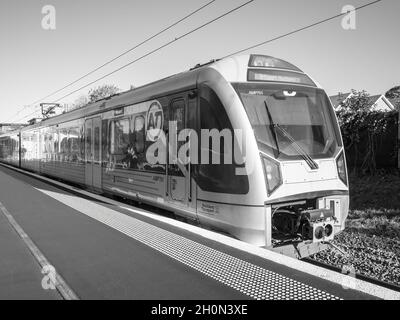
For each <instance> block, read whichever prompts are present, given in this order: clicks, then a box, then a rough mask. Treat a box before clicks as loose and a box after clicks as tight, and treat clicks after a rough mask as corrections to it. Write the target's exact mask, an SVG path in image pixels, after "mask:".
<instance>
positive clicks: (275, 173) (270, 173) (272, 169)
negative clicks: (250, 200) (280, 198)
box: [262, 157, 282, 196]
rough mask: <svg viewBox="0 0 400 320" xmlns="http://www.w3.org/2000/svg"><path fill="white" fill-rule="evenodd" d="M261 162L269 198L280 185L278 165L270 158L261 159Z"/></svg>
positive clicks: (280, 178) (280, 177)
mask: <svg viewBox="0 0 400 320" xmlns="http://www.w3.org/2000/svg"><path fill="white" fill-rule="evenodd" d="M262 160H263V165H264V172H265V180H266V186H267V191H268V196H270V195H271V194H272V193H273V192H274V191H275V190H276V189H277V188H278V187H279V186H280V185H281V184H282V175H281V169H280V166H279V163H278V162H276V161H273V160H272V159H270V158H265V157H262Z"/></svg>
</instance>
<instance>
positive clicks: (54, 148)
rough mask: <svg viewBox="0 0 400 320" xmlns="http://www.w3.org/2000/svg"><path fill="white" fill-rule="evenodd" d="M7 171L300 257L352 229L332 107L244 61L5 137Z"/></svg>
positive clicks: (312, 88)
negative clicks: (134, 204)
mask: <svg viewBox="0 0 400 320" xmlns="http://www.w3.org/2000/svg"><path fill="white" fill-rule="evenodd" d="M0 160H1V161H2V162H4V163H8V164H11V165H14V166H17V167H20V168H22V169H26V170H30V171H34V172H36V173H39V174H41V175H46V176H50V177H53V178H56V179H62V180H65V181H67V182H71V183H74V184H79V185H81V186H83V187H85V188H88V189H90V190H92V191H93V192H98V193H104V194H108V195H110V194H111V195H118V196H121V197H123V198H126V199H131V200H136V201H138V202H143V203H147V204H150V205H152V206H155V207H159V208H162V209H165V210H168V211H171V212H173V213H174V214H175V215H177V216H180V217H183V218H185V219H186V220H188V221H189V222H195V223H198V224H200V225H201V226H204V227H207V228H211V229H213V230H217V231H220V232H223V233H225V234H229V235H230V236H232V237H234V238H237V239H239V240H242V241H245V242H249V243H252V244H254V245H257V246H261V247H265V248H268V249H271V250H275V251H278V252H280V253H283V254H286V255H290V256H295V257H298V258H303V257H306V256H308V255H310V254H314V253H316V252H318V251H320V250H322V249H324V248H325V247H326V245H327V244H328V243H329V242H330V241H331V240H333V238H334V236H335V235H336V234H338V233H339V232H341V231H342V230H343V229H344V227H345V220H346V218H347V214H348V208H349V189H348V179H347V169H346V161H345V153H344V147H343V142H342V137H341V133H340V130H339V126H338V121H337V118H336V115H335V112H334V110H333V107H332V105H331V103H330V100H329V99H328V97H327V95H326V93H325V92H324V90H323V89H322V88H321V86H320V85H319V84H318V83H317V82H315V81H314V80H313V79H312V78H311V77H310V76H308V75H307V74H305V73H304V72H303V71H301V70H300V69H299V68H298V67H296V66H294V65H293V64H291V63H288V62H286V61H284V60H281V59H277V58H274V57H270V56H265V55H256V54H251V55H240V56H233V57H228V58H225V59H222V60H214V61H211V62H210V63H207V64H204V65H197V66H196V67H194V68H193V69H190V70H189V71H186V72H183V73H180V74H177V75H174V76H171V77H168V78H165V79H162V80H159V81H156V82H154V83H151V84H148V85H145V86H143V87H139V88H135V89H133V90H130V91H127V92H124V93H120V94H117V95H114V96H112V97H109V98H106V99H102V100H100V101H97V102H95V103H92V104H89V105H87V106H85V107H84V108H80V109H77V110H73V111H70V112H67V113H64V114H62V115H58V116H54V117H52V118H49V119H45V120H42V121H41V122H38V123H36V124H33V125H29V126H26V127H24V128H22V129H20V130H16V131H12V132H9V133H4V134H2V135H0Z"/></svg>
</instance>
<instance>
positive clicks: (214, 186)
mask: <svg viewBox="0 0 400 320" xmlns="http://www.w3.org/2000/svg"><path fill="white" fill-rule="evenodd" d="M199 89H200V128H201V129H207V130H212V129H217V130H218V131H219V132H221V131H222V130H224V129H228V130H230V131H231V135H232V138H233V136H234V134H233V133H234V132H233V128H232V124H231V122H230V120H229V117H228V114H227V113H226V110H225V107H224V105H223V104H222V102H221V100H220V99H219V97H218V95H217V94H216V93H215V92H214V90H212V89H211V88H210V87H208V86H206V85H201V86H200V88H199ZM232 143H233V140H232V141H228V142H227V146H229V148H232V147H233V145H232ZM224 144H225V141H224V138H223V137H221V141H220V150H218V151H219V155H220V164H203V163H201V164H199V165H198V170H196V180H197V183H198V185H199V187H200V188H201V189H203V190H205V191H209V192H217V193H231V194H247V193H248V192H249V180H248V177H247V176H246V175H237V174H236V168H238V167H241V166H238V165H236V164H234V163H232V164H225V163H224V153H225V150H224ZM209 146H210V147H211V149H210V150H208V151H209V161H210V162H211V161H212V155H211V153H212V141H211V139H210V142H209ZM231 150H232V149H231ZM231 150H230V151H231ZM218 151H216V152H218ZM200 154H201V152H200ZM232 154H233V152H232ZM232 161H233V159H232Z"/></svg>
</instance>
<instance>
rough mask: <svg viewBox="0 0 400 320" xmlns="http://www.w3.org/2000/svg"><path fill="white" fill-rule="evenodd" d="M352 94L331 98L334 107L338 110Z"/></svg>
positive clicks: (342, 94)
mask: <svg viewBox="0 0 400 320" xmlns="http://www.w3.org/2000/svg"><path fill="white" fill-rule="evenodd" d="M350 94H351V93H350V92H349V93H341V94H338V95H336V96H331V97H329V98H330V99H331V101H332V104H333V107H334V108H335V109H336V108H337V107H338V106H339V105H340V104H341V103H342V102H343V101H344V100H346V99H347V98H348V97H349V96H350Z"/></svg>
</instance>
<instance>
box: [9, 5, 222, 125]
mask: <svg viewBox="0 0 400 320" xmlns="http://www.w3.org/2000/svg"><path fill="white" fill-rule="evenodd" d="M215 1H217V0H211V1H209V2H208V3H206V4H204V5H202V6H201V7H199V8H197V9H196V10H194V11H192V12H191V13H189V14H188V15H186V16H184V17H183V18H181V19H179V20H178V21H176V22H174V23H173V24H171V25H169V26H168V27H166V28H164V29H162V30H161V31H159V32H157V33H155V34H153V35H152V36H150V37H148V38H147V39H145V40H143V41H142V42H140V43H138V44H136V45H135V46H133V47H131V48H129V49H128V50H126V51H124V52H122V53H121V54H119V55H117V56H116V57H114V58H112V59H111V60H108V61H106V62H105V63H103V64H102V65H100V66H98V67H96V68H95V69H93V70H92V71H89V72H88V73H86V74H84V75H83V76H81V77H79V78H78V79H76V80H74V81H72V82H70V83H68V84H67V85H65V86H64V87H62V88H60V89H58V90H56V91H54V92H52V93H50V94H48V95H47V96H45V97H43V98H41V99H39V100H36V101H34V102H32V103H30V104H28V105H26V106H24V107H23V108H22V109H21V110H20V111H18V112H17V113H16V115H18V114H20V113H21V112H22V111H23V110H25V109H26V108H28V107H30V106H32V105H34V104H36V103H38V102H41V101H43V100H45V99H47V98H49V97H51V96H53V95H55V94H56V93H59V92H60V91H62V90H64V89H66V88H69V87H70V86H72V85H74V84H75V83H77V82H79V81H80V80H83V79H85V78H87V77H88V76H90V75H92V74H93V73H95V72H96V71H98V70H100V69H102V68H104V67H105V66H107V65H109V64H110V63H112V62H114V61H116V60H117V59H119V58H121V57H123V56H125V55H127V54H128V53H129V52H132V51H133V50H135V49H137V48H139V47H141V46H142V45H144V44H145V43H147V42H149V41H150V40H152V39H154V38H156V37H157V36H159V35H161V34H162V33H164V32H166V31H168V30H170V29H171V28H173V27H175V26H176V25H178V24H179V23H181V22H183V21H185V20H187V19H188V18H190V17H191V16H193V15H194V14H196V13H197V12H199V11H201V10H203V9H204V8H206V7H208V6H210V5H211V4H212V3H214V2H215ZM11 119H12V118H11Z"/></svg>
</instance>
